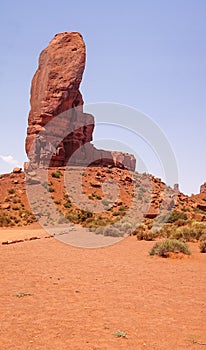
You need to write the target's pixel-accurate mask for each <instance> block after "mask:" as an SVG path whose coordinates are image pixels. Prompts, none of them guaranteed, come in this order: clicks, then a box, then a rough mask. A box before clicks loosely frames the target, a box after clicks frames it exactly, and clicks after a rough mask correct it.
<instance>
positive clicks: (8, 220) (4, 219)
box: [0, 210, 12, 227]
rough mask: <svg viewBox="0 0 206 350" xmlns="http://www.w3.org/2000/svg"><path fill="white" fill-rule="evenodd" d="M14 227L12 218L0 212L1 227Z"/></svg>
mask: <svg viewBox="0 0 206 350" xmlns="http://www.w3.org/2000/svg"><path fill="white" fill-rule="evenodd" d="M11 225H12V219H11V217H10V216H9V215H8V214H6V213H4V212H3V211H1V210H0V227H7V226H11Z"/></svg>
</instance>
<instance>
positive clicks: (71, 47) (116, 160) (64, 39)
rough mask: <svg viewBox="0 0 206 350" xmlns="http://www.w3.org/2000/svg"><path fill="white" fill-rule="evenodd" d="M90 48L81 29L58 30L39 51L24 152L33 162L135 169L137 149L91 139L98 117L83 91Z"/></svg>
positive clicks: (47, 164)
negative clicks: (107, 146)
mask: <svg viewBox="0 0 206 350" xmlns="http://www.w3.org/2000/svg"><path fill="white" fill-rule="evenodd" d="M85 59H86V48H85V43H84V41H83V38H82V36H81V34H79V33H77V32H65V33H60V34H56V35H55V37H54V38H53V39H52V40H51V42H50V44H49V45H48V46H47V47H46V48H45V49H44V50H43V51H42V53H41V55H40V57H39V66H38V69H37V71H36V73H35V75H34V77H33V80H32V86H31V99H30V103H31V110H30V113H29V118H28V128H27V137H26V153H27V155H28V158H29V160H30V163H29V164H30V165H31V166H32V167H34V168H35V167H61V166H65V165H67V164H68V162H70V164H71V163H72V165H84V166H85V165H90V164H94V165H112V166H116V167H120V168H127V169H129V170H135V165H136V160H135V158H134V156H133V155H131V154H128V153H121V152H112V151H105V150H98V149H96V148H95V147H94V145H92V144H91V141H92V135H93V130H94V123H95V122H94V117H93V116H92V115H91V114H87V113H84V112H83V104H84V102H83V98H82V95H81V93H80V91H79V86H80V83H81V80H82V75H83V72H84V68H85Z"/></svg>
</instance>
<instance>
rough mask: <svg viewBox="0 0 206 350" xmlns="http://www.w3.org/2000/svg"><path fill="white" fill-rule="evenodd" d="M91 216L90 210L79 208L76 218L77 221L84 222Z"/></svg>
mask: <svg viewBox="0 0 206 350" xmlns="http://www.w3.org/2000/svg"><path fill="white" fill-rule="evenodd" d="M92 217H93V213H92V212H91V211H87V210H80V212H78V220H79V222H84V221H86V220H87V219H89V218H92Z"/></svg>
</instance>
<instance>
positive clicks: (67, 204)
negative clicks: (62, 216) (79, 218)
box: [64, 200, 71, 209]
mask: <svg viewBox="0 0 206 350" xmlns="http://www.w3.org/2000/svg"><path fill="white" fill-rule="evenodd" d="M64 207H65V208H67V209H68V208H71V201H70V200H68V201H67V202H66V203H64Z"/></svg>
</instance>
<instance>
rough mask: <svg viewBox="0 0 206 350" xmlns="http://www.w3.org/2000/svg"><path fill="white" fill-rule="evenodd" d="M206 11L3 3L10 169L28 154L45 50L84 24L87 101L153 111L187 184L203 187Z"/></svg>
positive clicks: (166, 0) (1, 136)
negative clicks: (33, 88) (33, 87)
mask: <svg viewBox="0 0 206 350" xmlns="http://www.w3.org/2000/svg"><path fill="white" fill-rule="evenodd" d="M205 13H206V2H205V1H204V0H188V1H186V0H185V1H184V0H173V1H170V0H144V1H143V0H141V1H139V0H136V1H135V0H134V1H131V0H128V1H121V0H119V1H116V2H115V1H113V2H111V1H107V0H105V1H103V2H95V1H93V0H92V1H89V0H87V1H83V0H78V1H77V2H74V1H68V0H67V1H66V0H59V1H58V2H57V1H52V0H50V1H47V0H45V1H44V0H42V1H39V0H36V1H32V2H28V1H22V0H19V1H18V2H15V1H11V0H8V1H7V2H3V1H2V2H1V4H0V31H1V36H0V45H1V46H0V47H1V56H0V96H1V114H0V121H1V124H0V125H1V128H0V173H4V172H9V171H11V169H12V167H13V166H14V165H15V164H17V163H19V164H20V165H22V164H23V162H24V161H25V160H26V155H25V151H24V140H25V136H26V127H27V117H28V112H29V97H30V96H29V93H30V84H31V79H32V76H33V74H34V72H35V70H36V68H37V62H38V56H39V54H40V52H41V50H42V49H43V48H44V47H45V46H47V45H48V42H49V41H50V40H51V39H52V37H53V36H54V34H56V33H58V32H63V31H79V32H81V33H82V35H83V37H84V40H85V42H86V45H87V65H86V70H85V74H84V77H83V82H82V85H81V91H82V93H83V96H84V101H85V103H97V102H102V101H106V102H114V103H120V104H123V105H128V106H131V107H133V108H136V109H137V110H140V111H142V112H143V113H145V114H146V115H148V116H149V117H150V118H151V119H152V120H153V121H154V122H155V123H156V124H157V125H158V126H159V128H160V129H161V130H162V132H163V133H164V134H165V135H166V137H167V140H168V141H169V143H170V144H171V147H172V148H173V151H174V153H175V157H176V160H177V164H178V169H179V183H180V187H181V190H182V191H183V192H185V193H188V194H190V193H192V192H193V193H197V192H198V190H199V186H200V184H201V183H203V182H204V181H206V163H205V155H204V151H205V149H206V137H205V130H206V118H205V117H206V115H205V114H206V98H205V96H206V83H205V82H206V21H205ZM103 136H104V135H103ZM103 136H102V137H103ZM123 137H124V136H123ZM123 141H124V140H123ZM127 141H128V140H127ZM131 148H132V145H131ZM136 151H137V150H136ZM14 160H16V162H15V161H14ZM12 162H13V164H11V163H12ZM168 162H169V159H168ZM152 164H153V162H152V161H151V164H148V169H149V171H150V172H152V173H154V175H157V176H158V175H159V173H158V169H156V168H155V166H154V168H153V165H152Z"/></svg>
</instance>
